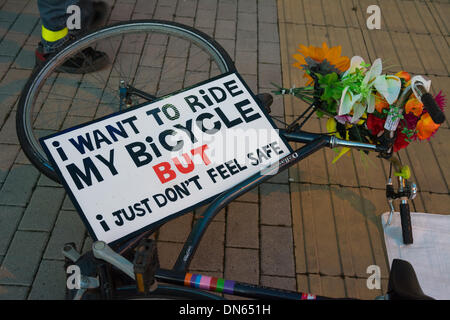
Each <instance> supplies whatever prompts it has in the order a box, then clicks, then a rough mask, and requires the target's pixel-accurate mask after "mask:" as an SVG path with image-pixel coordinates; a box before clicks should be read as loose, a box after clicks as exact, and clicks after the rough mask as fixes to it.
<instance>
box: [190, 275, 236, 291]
mask: <svg viewBox="0 0 450 320" xmlns="http://www.w3.org/2000/svg"><path fill="white" fill-rule="evenodd" d="M184 285H185V286H186V287H191V288H199V289H203V290H209V291H215V292H222V293H228V294H233V293H234V286H235V282H234V281H232V280H225V279H222V278H215V277H209V276H203V275H201V274H193V273H186V276H185V277H184Z"/></svg>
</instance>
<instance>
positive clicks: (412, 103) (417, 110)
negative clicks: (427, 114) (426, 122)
mask: <svg viewBox="0 0 450 320" xmlns="http://www.w3.org/2000/svg"><path fill="white" fill-rule="evenodd" d="M405 111H406V113H407V114H408V113H410V112H412V113H413V114H414V115H415V116H416V117H420V115H421V114H422V111H423V103H422V102H420V101H419V100H417V98H416V97H415V96H413V97H412V98H410V99H409V100H408V101H407V102H406V104H405Z"/></svg>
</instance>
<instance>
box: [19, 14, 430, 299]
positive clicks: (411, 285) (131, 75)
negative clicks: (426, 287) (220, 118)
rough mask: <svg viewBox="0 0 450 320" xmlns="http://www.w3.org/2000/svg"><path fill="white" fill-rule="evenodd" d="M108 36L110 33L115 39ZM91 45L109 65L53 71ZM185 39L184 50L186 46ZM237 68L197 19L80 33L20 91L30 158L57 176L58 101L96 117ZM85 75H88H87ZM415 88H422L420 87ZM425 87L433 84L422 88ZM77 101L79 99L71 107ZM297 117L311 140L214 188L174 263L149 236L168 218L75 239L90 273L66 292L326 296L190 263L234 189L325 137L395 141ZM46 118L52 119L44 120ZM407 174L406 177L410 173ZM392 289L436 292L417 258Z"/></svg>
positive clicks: (397, 293) (400, 266)
mask: <svg viewBox="0 0 450 320" xmlns="http://www.w3.org/2000/svg"><path fill="white" fill-rule="evenodd" d="M133 39H135V40H136V41H135V42H134V44H135V47H133V48H129V47H127V43H128V44H132V43H133V42H130V40H133ZM106 40H108V41H109V46H108V43H107V41H106ZM102 41H105V42H102ZM88 47H93V48H94V49H96V50H99V49H101V50H106V51H107V50H109V51H107V53H108V56H110V57H114V58H113V61H112V63H111V66H110V67H108V69H107V70H102V71H100V72H98V73H94V74H85V75H64V74H62V73H59V72H57V71H56V69H57V67H58V65H60V64H62V63H64V61H66V60H67V59H70V58H71V57H73V56H74V55H76V54H79V53H80V52H81V53H82V52H83V50H85V49H86V48H88ZM174 48H177V49H174ZM179 48H182V49H184V50H185V51H180V50H178V49H179ZM151 50H153V51H151ZM143 53H149V54H150V58H148V57H142V55H143ZM138 54H139V57H138ZM158 54H161V55H162V56H160V55H158ZM180 57H182V58H180ZM120 58H125V61H126V62H127V63H128V65H129V66H128V68H127V69H126V70H127V71H128V75H125V76H124V75H121V72H123V71H124V70H123V69H122V67H121V66H119V65H118V64H117V61H118V59H120ZM127 58H128V59H127ZM130 59H131V60H130ZM135 59H136V60H135ZM146 59H147V60H146ZM198 59H202V60H200V62H198V61H197V64H194V65H190V63H193V62H195V60H198ZM176 62H178V65H175V67H173V66H172V67H171V68H170V66H168V64H169V63H176ZM180 66H181V67H180ZM183 66H184V67H183ZM138 67H139V68H138ZM124 69H125V67H124ZM138 69H139V70H138ZM144 69H145V70H144ZM144 71H145V72H147V73H149V72H154V73H155V74H156V76H155V77H154V78H150V77H149V78H148V80H149V81H150V83H149V82H148V81H142V74H141V72H142V73H143V72H144ZM177 71H181V73H182V74H183V75H182V76H180V75H175V74H174V72H177ZM234 71H236V70H235V67H234V64H233V62H232V60H231V58H230V57H229V55H228V54H227V52H226V51H225V50H224V49H223V48H222V47H221V46H220V45H219V44H218V43H217V42H215V41H214V40H213V39H212V38H210V37H209V36H207V35H206V34H204V33H202V32H200V31H198V30H195V29H193V28H190V27H187V26H184V25H181V24H178V23H173V22H166V21H156V20H139V21H130V22H124V23H119V24H115V25H111V26H107V27H105V28H103V29H100V30H98V31H95V32H93V33H90V34H87V35H84V36H81V37H80V38H78V39H74V40H73V41H72V42H71V43H69V44H68V45H67V46H66V47H65V48H63V49H62V50H61V51H59V52H58V53H57V54H56V55H55V56H54V57H52V58H51V59H50V60H49V61H48V63H47V64H46V65H44V66H43V67H42V68H40V69H38V70H35V71H34V72H33V74H32V76H31V77H30V79H29V81H28V82H27V84H26V86H25V88H24V90H23V92H22V96H21V98H20V102H19V107H18V110H17V133H18V137H19V141H20V143H21V145H22V148H23V150H24V152H25V154H26V155H27V157H28V158H29V159H30V161H31V162H32V163H33V164H34V165H35V166H36V167H37V168H38V169H39V170H40V171H41V172H43V173H44V174H45V175H46V176H48V177H49V178H51V179H53V180H55V181H57V182H60V181H59V178H58V175H57V174H56V172H55V169H54V168H53V167H52V165H51V164H50V162H49V160H48V159H47V157H46V154H45V152H44V151H43V149H42V148H41V146H40V145H39V142H38V140H39V137H42V136H45V135H48V134H49V133H52V132H56V131H59V130H62V129H64V128H67V127H68V126H70V125H72V124H73V123H68V122H67V118H66V120H65V121H64V122H63V119H64V118H63V119H60V118H58V117H56V118H54V120H56V124H50V125H48V124H46V123H45V120H46V119H45V117H46V116H45V115H46V114H50V115H52V113H53V112H54V111H56V109H58V107H57V106H55V105H56V104H57V105H58V106H60V107H61V106H62V108H63V116H64V117H65V116H66V115H68V116H69V117H70V116H72V117H79V118H80V119H81V120H83V121H89V118H90V119H92V118H99V117H102V116H105V115H107V114H110V113H113V112H114V111H117V110H121V109H123V108H130V107H132V106H135V105H139V104H141V103H142V101H145V102H149V101H153V100H155V99H156V97H161V96H165V95H167V94H170V93H171V92H173V91H175V90H176V89H181V88H176V86H175V87H173V86H169V87H168V88H166V87H165V85H169V84H171V82H172V81H175V82H178V83H177V84H178V86H180V87H185V86H189V84H191V83H192V79H188V78H187V76H186V74H190V75H191V76H196V78H195V79H194V80H195V81H196V82H199V80H200V78H199V77H203V78H206V79H209V78H211V77H212V76H214V75H216V74H221V73H228V72H234ZM194 73H195V74H194ZM168 75H169V77H168ZM104 76H108V79H112V80H108V81H105V80H104V78H103V77H104ZM155 78H157V80H158V81H157V83H152V82H151V80H152V79H155ZM179 79H183V80H182V81H180V80H179ZM177 80H178V81H177ZM82 81H85V82H84V83H82ZM97 81H98V84H97ZM112 81H113V82H112ZM140 81H142V82H140ZM96 84H97V86H96ZM112 86H113V87H112ZM137 86H140V87H139V88H138V87H137ZM74 87H75V89H74ZM418 89H420V90H422V88H418ZM46 90H47V91H46ZM109 90H110V91H109ZM111 93H112V94H111ZM410 93H411V92H410V91H409V94H410ZM423 94H424V95H425V94H426V93H425V92H423ZM86 95H87V97H86ZM67 97H69V99H67ZM72 98H74V99H75V100H77V99H78V101H82V102H84V104H85V106H87V107H88V108H85V109H81V110H80V109H79V108H78V109H77V105H76V104H73V103H72ZM256 98H257V101H258V103H259V104H260V107H261V108H262V109H264V110H266V111H268V112H270V104H271V103H272V98H271V96H270V95H268V94H260V95H257V96H256ZM71 107H73V108H74V109H70V108H71ZM89 107H91V108H89ZM311 107H313V105H311V106H310V108H311ZM427 107H428V108H430V110H434V111H435V112H437V111H436V110H435V106H434V105H433V104H428V105H427ZM64 109H65V110H64ZM69 109H70V110H69ZM308 110H309V109H308ZM47 111H49V112H47ZM300 119H301V117H299V118H298V119H296V120H295V121H294V122H293V123H292V124H290V125H289V126H288V127H287V129H284V130H280V136H282V137H284V138H285V139H286V140H288V141H293V142H299V143H304V144H305V145H304V146H303V147H301V148H299V149H298V150H295V151H293V152H292V153H290V154H289V155H287V156H285V157H283V158H281V159H280V160H279V161H278V163H277V164H276V165H274V166H271V167H269V168H266V169H264V170H263V171H261V172H259V173H257V174H254V175H252V176H251V177H249V178H247V179H246V180H244V181H243V182H241V183H239V184H237V185H235V186H234V187H233V188H231V189H230V190H228V191H226V192H224V193H222V194H220V195H219V196H217V197H216V198H215V199H214V200H213V201H212V203H211V204H210V205H209V207H208V209H207V210H206V211H205V212H204V214H203V218H202V219H199V220H198V221H197V222H196V224H195V226H194V228H193V230H192V232H191V233H190V234H189V236H188V239H187V240H186V242H185V244H184V247H183V248H182V250H181V252H180V254H179V256H178V258H177V260H176V263H175V265H174V267H173V269H172V270H163V269H160V268H159V263H158V259H157V252H156V247H155V245H154V242H152V241H151V240H149V239H148V238H149V237H150V236H151V235H152V234H153V233H154V232H155V231H156V230H157V229H158V228H159V227H160V226H161V224H156V225H155V226H154V228H153V229H152V230H149V231H146V232H144V233H142V234H140V235H138V236H136V237H134V238H132V239H130V240H127V241H125V242H123V243H118V244H115V245H114V246H113V248H111V247H109V246H108V245H107V244H106V243H105V242H102V241H96V242H94V244H93V247H92V251H89V252H88V253H86V254H84V255H80V254H79V253H78V252H77V251H76V248H75V247H74V245H73V244H67V245H66V246H65V247H64V250H63V253H64V256H65V257H66V259H67V260H66V262H67V264H76V265H77V266H79V267H80V270H81V272H82V275H83V276H82V277H81V283H80V289H77V290H70V291H69V292H68V297H69V298H74V299H90V298H94V299H97V298H107V299H114V298H118V299H131V298H142V297H144V298H149V299H152V298H155V299H158V298H192V299H220V298H221V297H218V296H217V295H214V294H210V293H208V292H207V291H208V290H209V291H215V292H220V293H224V294H230V295H238V296H243V297H250V298H263V299H264V298H265V299H325V297H321V296H315V295H312V294H307V293H298V292H290V291H286V290H279V289H273V288H266V287H262V286H255V285H251V284H246V283H242V282H235V281H231V280H225V279H219V278H214V277H207V276H203V275H198V274H191V273H187V272H186V270H187V268H188V266H189V263H190V261H191V259H192V257H193V255H194V253H195V250H196V248H197V247H198V244H199V243H200V240H201V238H202V235H203V234H204V232H205V230H206V228H207V227H208V225H209V223H210V222H211V221H212V219H213V218H214V217H215V216H216V215H217V214H218V212H219V211H220V210H221V209H222V208H224V207H225V206H226V205H228V204H229V203H230V202H231V201H233V200H234V199H236V198H237V197H239V196H241V195H243V194H244V193H246V192H248V191H249V190H251V189H253V188H254V187H256V186H257V185H259V184H261V183H263V182H265V181H267V180H268V179H269V178H271V177H272V174H278V173H279V172H282V171H283V170H286V169H287V168H289V167H290V166H293V165H295V164H297V163H298V162H299V161H301V160H302V159H305V158H306V157H308V156H309V155H311V154H313V153H314V152H316V151H318V150H320V149H321V148H324V147H331V148H334V147H337V146H345V147H349V148H355V149H358V150H366V151H373V152H378V153H380V154H381V155H382V156H384V157H389V155H390V154H391V149H392V145H390V144H389V141H391V140H392V139H386V144H383V145H381V144H376V145H374V144H368V143H362V142H353V141H347V140H343V139H339V138H337V137H335V136H330V135H327V134H315V133H309V132H304V131H301V130H300V128H301V125H298V121H299V120H300ZM47 120H48V119H47ZM46 125H47V127H45V126H46ZM387 134H389V133H387ZM391 138H392V137H391ZM401 183H402V186H403V187H404V186H405V184H404V181H401ZM389 190H390V192H391V193H390V195H391V198H392V199H394V198H396V197H402V200H404V201H406V198H408V197H409V195H408V193H407V192H406V191H405V190H404V189H402V190H400V192H399V193H398V194H395V193H394V192H393V189H392V188H391V189H389ZM405 210H406V207H405ZM405 212H406V211H405ZM133 255H134V262H133V263H131V262H130V261H129V260H127V258H131V257H132V256H133ZM161 283H166V284H161ZM138 292H139V293H138ZM386 297H389V298H391V299H395V298H397V299H429V298H430V297H428V296H426V295H425V294H424V293H423V292H422V290H421V289H420V285H419V284H418V281H417V278H416V276H415V273H414V270H413V269H412V267H411V266H410V265H409V264H408V263H407V262H404V261H400V260H394V263H393V264H392V267H391V273H390V280H389V288H388V295H387V296H386Z"/></svg>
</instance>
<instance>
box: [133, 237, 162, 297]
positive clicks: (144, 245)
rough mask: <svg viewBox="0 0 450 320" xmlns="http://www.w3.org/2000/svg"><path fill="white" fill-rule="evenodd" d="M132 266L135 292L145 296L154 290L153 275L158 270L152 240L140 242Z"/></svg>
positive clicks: (154, 245) (155, 283)
mask: <svg viewBox="0 0 450 320" xmlns="http://www.w3.org/2000/svg"><path fill="white" fill-rule="evenodd" d="M133 265H134V274H135V279H136V285H137V291H138V292H140V293H142V294H144V295H147V294H148V293H150V292H153V291H154V290H156V287H157V282H156V279H155V273H156V270H157V269H158V268H159V260H158V253H157V250H156V242H155V241H154V240H152V239H142V240H141V242H140V243H139V245H138V247H137V249H136V253H135V255H134V261H133Z"/></svg>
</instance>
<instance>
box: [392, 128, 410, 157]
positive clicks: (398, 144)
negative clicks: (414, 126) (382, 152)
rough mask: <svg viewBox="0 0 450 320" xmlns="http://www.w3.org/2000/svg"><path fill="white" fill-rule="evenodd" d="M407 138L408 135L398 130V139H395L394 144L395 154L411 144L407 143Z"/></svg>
mask: <svg viewBox="0 0 450 320" xmlns="http://www.w3.org/2000/svg"><path fill="white" fill-rule="evenodd" d="M407 138H408V137H407V136H406V134H404V133H403V132H401V130H397V138H396V139H395V142H394V152H397V151H399V150H401V149H403V148H406V147H407V146H408V144H409V142H408V141H406V139H407Z"/></svg>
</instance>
